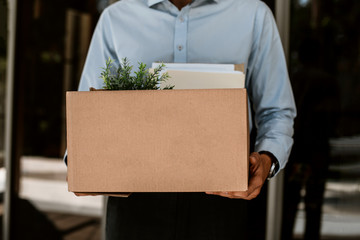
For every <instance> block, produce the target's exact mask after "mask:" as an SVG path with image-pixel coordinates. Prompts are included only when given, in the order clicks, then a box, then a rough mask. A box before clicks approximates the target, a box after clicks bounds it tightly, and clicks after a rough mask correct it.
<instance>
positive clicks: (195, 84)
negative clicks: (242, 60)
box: [150, 63, 245, 89]
mask: <svg viewBox="0 0 360 240" xmlns="http://www.w3.org/2000/svg"><path fill="white" fill-rule="evenodd" d="M160 64H161V63H153V64H152V69H154V68H156V67H158V66H159V65H160ZM165 66H166V67H165V68H164V70H163V72H168V74H169V76H170V78H169V79H168V80H167V81H166V82H163V83H161V87H165V86H168V85H174V86H175V87H174V89H214V88H244V87H245V74H244V73H243V72H242V71H240V70H237V69H238V66H239V65H234V64H198V63H195V64H190V63H165ZM239 69H241V67H240V68H239ZM150 71H151V70H150Z"/></svg>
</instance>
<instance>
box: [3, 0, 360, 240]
mask: <svg viewBox="0 0 360 240" xmlns="http://www.w3.org/2000/svg"><path fill="white" fill-rule="evenodd" d="M113 2H115V0H113V1H111V0H71V1H70V0H52V1H45V0H27V1H15V0H0V214H1V215H2V216H3V218H2V224H1V225H0V228H1V231H2V234H1V236H0V237H2V238H3V239H89V240H90V239H101V238H102V236H103V231H102V229H103V222H102V217H103V215H104V208H103V206H104V201H105V200H104V199H103V198H102V197H82V198H78V197H75V196H74V195H73V194H71V193H68V192H67V184H66V167H65V165H64V163H63V161H62V157H63V154H64V151H65V148H66V136H65V133H66V129H65V92H66V91H67V90H76V89H77V85H78V82H79V79H80V74H81V71H82V66H83V63H84V60H85V57H86V53H87V49H88V46H89V42H90V39H91V35H92V32H93V30H94V27H95V25H96V23H97V20H98V17H99V15H100V14H101V12H102V11H103V9H104V8H105V7H106V6H108V5H109V4H112V3H113ZM264 2H265V3H266V4H268V6H269V7H270V8H271V9H272V10H273V13H274V15H275V17H276V19H277V22H278V25H279V30H280V33H281V36H282V38H283V43H284V49H285V53H286V56H287V58H288V64H289V74H290V78H291V82H292V85H293V90H294V95H295V98H296V102H297V108H298V117H297V119H296V122H295V136H294V138H295V144H294V148H293V152H292V155H291V157H290V160H289V164H288V165H287V167H286V170H285V171H284V173H283V174H281V175H280V177H279V178H281V181H279V180H275V181H274V182H276V185H277V189H278V190H277V191H279V194H277V198H278V200H279V201H278V202H279V203H281V204H280V207H279V206H278V207H277V208H276V209H275V210H274V211H270V210H271V209H267V211H266V209H265V211H263V213H264V216H263V219H264V221H263V225H264V227H263V229H264V230H266V231H267V232H268V233H269V232H272V234H267V233H266V232H265V231H264V235H263V236H261V237H259V238H258V239H263V238H266V239H268V240H270V239H283V240H287V239H314V240H316V239H339V240H340V239H341V240H346V239H360V227H359V226H360V204H359V203H360V124H359V123H360V28H359V26H358V25H359V23H360V1H358V0H266V1H264ZM234 25H236V23H234ZM9 109H10V111H9ZM5 123H6V125H5ZM279 189H280V190H279ZM268 191H269V192H271V191H272V190H271V188H269V189H268ZM5 193H6V194H5ZM282 196H283V197H282ZM264 199H265V200H264V201H265V202H269V201H271V200H269V197H267V198H266V196H265V197H264ZM266 206H268V208H269V207H271V206H272V205H269V204H267V205H266V204H265V205H264V207H265V208H266ZM266 213H267V214H268V216H265V214H266ZM266 219H267V220H266ZM269 219H270V220H271V219H276V220H277V222H276V223H277V227H276V229H275V230H274V229H272V228H270V227H269V226H271V225H269V224H270V223H269V221H270V220H269ZM274 231H275V232H274Z"/></svg>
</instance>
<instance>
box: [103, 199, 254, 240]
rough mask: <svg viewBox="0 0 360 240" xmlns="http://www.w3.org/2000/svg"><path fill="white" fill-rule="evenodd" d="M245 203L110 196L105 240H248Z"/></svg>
mask: <svg viewBox="0 0 360 240" xmlns="http://www.w3.org/2000/svg"><path fill="white" fill-rule="evenodd" d="M246 209H247V201H244V200H238V199H228V198H224V197H219V196H212V195H207V194H205V193H133V194H132V195H130V197H128V198H116V197H109V200H108V205H107V217H106V239H107V240H145V239H149V240H195V239H196V240H202V239H204V240H205V239H209V240H210V239H211V240H215V239H219V240H220V239H221V240H228V239H229V240H230V239H234V240H235V239H236V240H239V239H247V220H246V219H247V212H246Z"/></svg>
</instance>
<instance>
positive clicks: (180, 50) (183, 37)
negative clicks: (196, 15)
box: [174, 6, 190, 63]
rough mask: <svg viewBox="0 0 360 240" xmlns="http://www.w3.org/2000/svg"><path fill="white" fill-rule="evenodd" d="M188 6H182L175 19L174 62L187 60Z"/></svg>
mask: <svg viewBox="0 0 360 240" xmlns="http://www.w3.org/2000/svg"><path fill="white" fill-rule="evenodd" d="M189 10H190V6H186V7H183V8H182V9H181V11H180V12H179V13H178V15H177V17H176V21H175V34H174V62H179V63H185V62H186V61H187V35H188V21H189Z"/></svg>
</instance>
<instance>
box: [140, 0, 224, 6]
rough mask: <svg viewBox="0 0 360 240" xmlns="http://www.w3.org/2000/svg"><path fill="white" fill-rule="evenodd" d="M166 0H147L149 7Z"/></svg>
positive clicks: (216, 0) (213, 0)
mask: <svg viewBox="0 0 360 240" xmlns="http://www.w3.org/2000/svg"><path fill="white" fill-rule="evenodd" d="M164 1H166V0H145V2H146V4H147V5H148V7H151V6H154V5H155V4H157V3H160V2H164ZM194 1H195V0H194ZM211 1H212V2H216V3H218V2H219V0H211Z"/></svg>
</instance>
